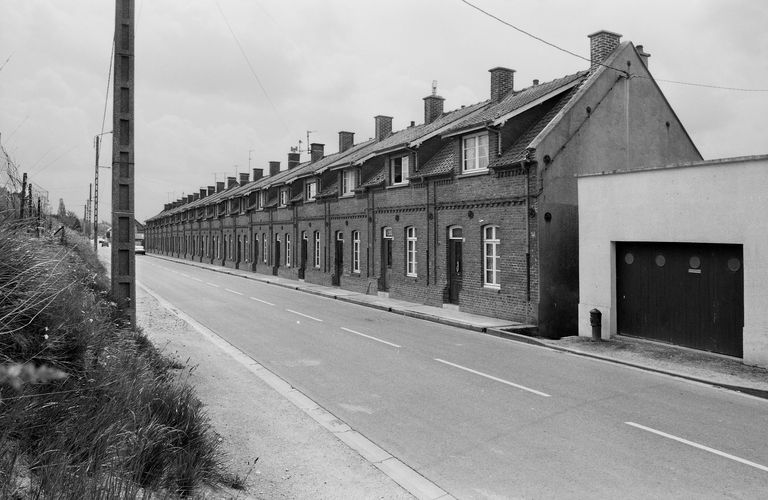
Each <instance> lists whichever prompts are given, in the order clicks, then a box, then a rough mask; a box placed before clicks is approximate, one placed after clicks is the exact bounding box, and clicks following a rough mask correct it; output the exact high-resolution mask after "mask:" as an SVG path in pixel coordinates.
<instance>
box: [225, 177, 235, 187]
mask: <svg viewBox="0 0 768 500" xmlns="http://www.w3.org/2000/svg"><path fill="white" fill-rule="evenodd" d="M235 186H237V177H227V189H230V188H233V187H235Z"/></svg>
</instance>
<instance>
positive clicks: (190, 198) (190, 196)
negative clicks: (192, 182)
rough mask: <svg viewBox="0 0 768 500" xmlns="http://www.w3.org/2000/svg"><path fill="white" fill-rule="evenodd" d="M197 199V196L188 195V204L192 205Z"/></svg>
mask: <svg viewBox="0 0 768 500" xmlns="http://www.w3.org/2000/svg"><path fill="white" fill-rule="evenodd" d="M194 199H195V196H194V195H192V194H188V195H187V203H192V201H193V200H194Z"/></svg>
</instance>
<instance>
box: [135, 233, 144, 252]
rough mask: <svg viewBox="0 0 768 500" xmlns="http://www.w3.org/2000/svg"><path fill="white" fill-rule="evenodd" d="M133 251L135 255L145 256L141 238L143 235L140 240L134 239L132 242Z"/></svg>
mask: <svg viewBox="0 0 768 500" xmlns="http://www.w3.org/2000/svg"><path fill="white" fill-rule="evenodd" d="M133 251H134V252H135V253H136V254H141V255H144V254H145V251H144V238H143V235H142V237H141V238H136V239H135V240H134V247H133Z"/></svg>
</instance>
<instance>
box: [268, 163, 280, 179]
mask: <svg viewBox="0 0 768 500" xmlns="http://www.w3.org/2000/svg"><path fill="white" fill-rule="evenodd" d="M278 173H280V162H279V161H271V162H269V176H270V177H272V176H274V175H277V174H278Z"/></svg>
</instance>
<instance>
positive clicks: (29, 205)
mask: <svg viewBox="0 0 768 500" xmlns="http://www.w3.org/2000/svg"><path fill="white" fill-rule="evenodd" d="M27 187H28V188H29V196H27V216H28V217H32V183H31V182H30V183H29V184H28V185H27Z"/></svg>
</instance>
